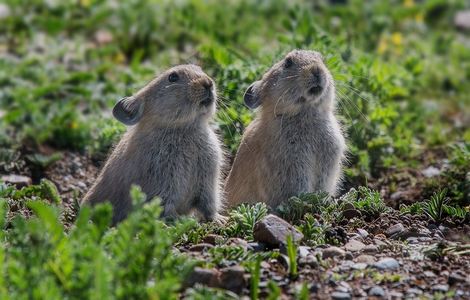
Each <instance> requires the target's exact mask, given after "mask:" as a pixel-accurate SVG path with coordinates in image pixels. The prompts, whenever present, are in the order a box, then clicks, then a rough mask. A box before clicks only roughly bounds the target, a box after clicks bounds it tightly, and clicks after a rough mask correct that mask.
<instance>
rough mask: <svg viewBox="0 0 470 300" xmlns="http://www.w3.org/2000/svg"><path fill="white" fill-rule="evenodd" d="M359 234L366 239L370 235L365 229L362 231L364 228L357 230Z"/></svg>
mask: <svg viewBox="0 0 470 300" xmlns="http://www.w3.org/2000/svg"><path fill="white" fill-rule="evenodd" d="M357 232H358V233H359V235H360V236H361V237H362V238H366V237H367V236H368V235H369V233H368V232H367V230H365V229H362V228H358V229H357Z"/></svg>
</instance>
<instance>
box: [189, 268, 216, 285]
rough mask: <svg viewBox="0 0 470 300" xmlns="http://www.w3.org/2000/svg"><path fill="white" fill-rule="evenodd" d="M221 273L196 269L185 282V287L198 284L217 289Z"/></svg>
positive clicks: (214, 270) (213, 270)
mask: <svg viewBox="0 0 470 300" xmlns="http://www.w3.org/2000/svg"><path fill="white" fill-rule="evenodd" d="M218 278H219V271H217V270H216V269H204V268H199V267H196V268H194V270H193V272H191V274H190V275H189V276H188V278H187V279H186V281H185V282H184V286H185V287H192V286H193V285H195V284H196V283H200V284H203V285H207V286H212V287H215V286H217V285H218V280H219V279H218Z"/></svg>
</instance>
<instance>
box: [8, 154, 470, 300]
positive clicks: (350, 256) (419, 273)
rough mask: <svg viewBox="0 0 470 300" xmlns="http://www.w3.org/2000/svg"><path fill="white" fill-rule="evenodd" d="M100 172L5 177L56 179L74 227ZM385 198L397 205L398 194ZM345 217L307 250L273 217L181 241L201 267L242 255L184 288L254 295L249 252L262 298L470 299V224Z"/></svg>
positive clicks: (85, 167) (78, 159)
mask: <svg viewBox="0 0 470 300" xmlns="http://www.w3.org/2000/svg"><path fill="white" fill-rule="evenodd" d="M21 165H26V164H19V166H21ZM97 170H98V167H97V166H96V165H94V164H93V163H92V161H91V160H89V159H88V158H86V157H84V156H83V155H80V154H76V153H70V152H64V153H62V156H61V158H60V159H59V160H58V161H56V162H53V163H51V164H50V165H49V166H48V167H46V168H45V170H44V171H42V172H41V173H37V172H34V171H32V170H31V169H27V168H24V167H23V168H21V167H19V168H17V169H16V170H13V171H14V172H16V173H17V174H16V175H17V176H11V175H9V177H4V178H3V179H4V180H6V181H10V182H12V183H14V184H16V185H18V186H24V185H29V184H31V182H35V181H38V180H39V178H42V177H44V178H48V179H50V180H51V181H53V182H54V183H55V184H56V185H57V187H58V189H59V192H60V194H61V196H62V198H63V203H64V214H63V215H64V223H66V224H68V225H70V224H71V223H72V222H73V220H74V217H75V213H76V209H77V201H78V200H79V199H80V197H81V196H82V195H83V193H84V192H85V191H86V190H87V188H88V187H89V186H90V185H91V184H92V182H93V179H94V178H95V177H96V174H97ZM428 171H429V170H428ZM431 171H433V170H431ZM431 171H429V172H431ZM426 172H427V171H426V170H425V171H424V174H425V173H426ZM421 174H423V172H422V173H421ZM421 176H425V175H421ZM414 178H416V177H414ZM383 182H386V180H383ZM371 184H372V185H375V187H378V186H379V185H380V183H379V182H374V183H371ZM384 186H385V184H384ZM414 186H416V184H415V185H414ZM379 189H380V187H379ZM382 189H383V190H384V191H385V190H386V188H385V187H383V188H382ZM400 191H401V193H406V192H407V190H406V186H405V185H400ZM408 192H409V191H408ZM395 193H396V192H395ZM383 194H385V195H388V198H385V199H386V200H387V199H388V200H389V201H393V200H392V199H391V198H393V194H392V196H390V193H387V192H383ZM343 214H347V215H346V218H345V221H344V220H343V221H342V223H340V224H335V226H334V228H332V230H331V232H332V234H333V235H336V240H337V241H338V243H337V244H336V245H328V244H324V245H317V246H308V244H309V242H308V241H306V240H305V239H303V236H302V233H300V232H299V231H298V230H297V229H296V228H295V227H294V226H292V225H291V224H289V223H288V222H286V221H284V220H283V219H281V218H279V217H277V216H274V215H271V214H269V215H267V216H266V217H264V218H263V219H262V220H261V221H259V222H258V223H257V224H256V225H255V228H254V231H253V239H250V240H244V239H241V238H233V237H232V238H228V237H226V236H223V235H220V234H217V233H210V232H209V233H208V234H206V235H205V236H204V237H203V239H202V240H201V241H200V242H199V243H196V244H194V243H188V242H186V243H179V244H177V245H175V251H178V252H181V253H186V254H187V255H188V256H190V257H193V258H195V259H196V260H199V261H201V262H203V261H212V262H213V261H214V255H216V253H217V251H216V249H223V248H227V247H231V248H230V249H232V250H233V249H235V250H236V249H238V250H239V251H240V253H239V254H238V256H236V255H235V256H233V255H225V256H224V257H223V258H222V259H219V260H217V261H216V263H212V264H210V265H208V264H205V265H204V264H200V265H201V266H200V267H196V268H195V270H194V272H193V274H192V275H191V276H190V278H188V280H187V282H186V287H187V288H190V287H193V286H197V285H205V286H211V287H218V288H222V289H225V290H228V291H227V292H225V295H226V296H227V297H230V296H233V297H234V298H237V297H238V296H237V295H245V296H246V297H248V295H249V293H250V285H251V284H253V283H252V282H251V279H250V273H249V272H247V271H246V265H243V259H244V257H246V256H245V255H249V254H250V253H264V252H265V253H266V257H267V258H266V259H264V260H263V261H262V262H261V264H260V280H259V287H260V291H261V292H260V295H259V296H260V298H265V297H266V296H267V295H268V294H269V293H271V291H272V289H273V288H272V284H273V283H274V284H275V286H277V287H279V288H280V293H281V295H280V297H281V298H285V299H288V298H291V297H294V296H295V295H298V294H299V293H300V292H301V291H302V289H305V288H307V289H308V292H309V294H310V297H311V298H315V299H331V298H332V299H352V298H367V297H371V298H374V297H375V298H378V299H379V298H380V299H382V298H383V299H402V298H408V299H416V298H424V299H428V298H431V299H432V298H435V299H454V298H455V299H470V272H469V270H470V244H469V241H470V238H469V236H470V235H469V233H470V225H469V224H458V225H454V226H451V225H449V224H445V225H442V224H435V223H433V222H431V221H429V219H427V218H426V217H425V216H422V215H404V214H401V213H400V212H399V211H398V210H392V211H390V212H387V213H384V214H381V215H380V216H379V217H376V218H372V219H371V218H370V217H368V216H362V215H361V213H360V212H358V211H355V210H354V209H350V210H345V211H344V212H343ZM214 232H217V231H214ZM289 235H292V236H293V239H294V241H295V242H296V244H298V248H297V254H296V257H295V261H296V263H297V268H298V272H297V274H295V275H293V274H292V268H293V266H292V261H290V260H289V256H288V247H286V245H287V236H289ZM269 253H270V254H269ZM273 253H274V254H273ZM268 254H269V255H268ZM304 283H305V284H304Z"/></svg>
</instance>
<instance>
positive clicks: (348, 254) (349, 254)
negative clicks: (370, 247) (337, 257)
mask: <svg viewBox="0 0 470 300" xmlns="http://www.w3.org/2000/svg"><path fill="white" fill-rule="evenodd" d="M353 258H354V255H353V254H352V253H351V252H349V251H347V252H346V254H345V255H344V259H347V260H352V259H353Z"/></svg>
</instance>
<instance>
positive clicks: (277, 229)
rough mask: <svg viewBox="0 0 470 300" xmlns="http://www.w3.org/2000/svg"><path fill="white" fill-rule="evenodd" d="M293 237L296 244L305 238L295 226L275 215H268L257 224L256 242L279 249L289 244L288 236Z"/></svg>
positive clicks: (254, 231)
mask: <svg viewBox="0 0 470 300" xmlns="http://www.w3.org/2000/svg"><path fill="white" fill-rule="evenodd" d="M289 235H292V238H293V240H294V241H295V242H299V241H300V240H302V238H303V237H304V236H303V234H302V233H301V232H299V231H298V230H297V229H296V228H295V227H294V226H292V225H291V224H289V223H288V222H286V221H284V220H283V219H281V218H279V217H277V216H275V215H271V214H270V215H267V216H266V217H264V218H263V219H262V220H261V221H259V222H257V223H256V224H255V228H254V230H253V237H254V239H255V240H256V241H258V242H261V243H266V244H268V245H271V246H274V247H279V246H280V245H282V244H287V236H289Z"/></svg>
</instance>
